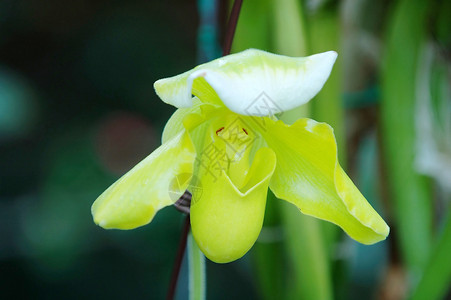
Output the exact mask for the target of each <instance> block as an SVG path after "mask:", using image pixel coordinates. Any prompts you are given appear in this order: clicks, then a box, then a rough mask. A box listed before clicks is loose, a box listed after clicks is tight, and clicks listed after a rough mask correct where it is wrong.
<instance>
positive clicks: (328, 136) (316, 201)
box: [263, 119, 389, 244]
mask: <svg viewBox="0 0 451 300" xmlns="http://www.w3.org/2000/svg"><path fill="white" fill-rule="evenodd" d="M263 135H264V137H265V139H266V141H267V143H268V145H269V147H271V148H272V149H273V150H274V151H275V153H276V155H277V167H276V171H275V172H274V176H273V178H272V180H271V183H270V188H271V190H272V191H273V192H274V194H275V195H276V196H277V197H278V198H281V199H284V200H287V201H289V202H291V203H293V204H295V205H296V206H297V207H298V208H299V209H300V210H301V211H302V212H303V213H304V214H307V215H311V216H314V217H317V218H320V219H324V220H327V221H330V222H332V223H335V224H337V225H338V226H340V227H341V228H343V230H344V231H345V232H346V233H347V234H348V235H349V236H351V237H352V238H353V239H355V240H357V241H359V242H361V243H363V244H373V243H376V242H378V241H381V240H384V239H385V238H386V237H387V235H388V233H389V227H388V226H387V224H386V223H385V222H384V220H382V218H381V217H380V216H379V215H378V214H377V212H376V211H375V210H374V209H373V208H372V207H371V205H370V204H369V203H368V202H367V201H366V199H365V198H364V197H363V196H362V194H361V193H360V192H359V190H358V189H357V188H356V187H355V185H354V184H353V182H352V181H351V180H350V179H349V177H348V176H347V175H346V173H345V172H344V171H343V169H342V168H341V167H340V165H339V163H338V159H337V145H336V142H335V137H334V134H333V130H332V128H331V127H330V126H329V125H328V124H325V123H318V122H316V121H313V120H310V119H300V120H298V121H297V122H296V123H294V124H293V125H291V126H288V125H285V124H284V123H283V122H281V121H278V122H273V123H272V125H271V126H269V127H268V130H267V131H265V132H263Z"/></svg>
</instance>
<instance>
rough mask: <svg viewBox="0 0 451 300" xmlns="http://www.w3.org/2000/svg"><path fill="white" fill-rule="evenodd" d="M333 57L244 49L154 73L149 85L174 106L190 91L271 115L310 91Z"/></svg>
mask: <svg viewBox="0 0 451 300" xmlns="http://www.w3.org/2000/svg"><path fill="white" fill-rule="evenodd" d="M336 57H337V53H336V52H334V51H329V52H324V53H320V54H316V55H312V56H309V57H288V56H282V55H276V54H272V53H268V52H265V51H261V50H256V49H249V50H246V51H243V52H240V53H237V54H232V55H228V56H225V57H221V58H218V59H216V60H213V61H211V62H208V63H206V64H203V65H200V66H197V67H196V68H194V69H192V70H190V71H188V72H185V73H183V74H180V75H177V76H174V77H170V78H164V79H160V80H158V81H157V82H155V84H154V88H155V90H156V92H157V94H158V96H159V97H160V98H161V99H162V100H163V101H164V102H166V103H168V104H171V105H174V106H176V107H189V106H191V105H192V104H193V103H192V97H191V95H192V94H194V95H196V96H197V97H199V99H200V100H201V101H202V102H205V103H214V104H218V103H220V101H222V102H223V103H224V105H225V106H227V107H228V108H229V109H230V110H231V111H233V112H236V113H238V114H241V115H252V116H268V115H274V114H276V113H279V112H282V111H286V110H290V109H292V108H295V107H297V106H300V105H302V104H304V103H306V102H308V101H309V100H310V99H311V98H312V97H313V96H315V95H316V94H317V93H318V92H319V90H320V89H321V88H322V87H323V85H324V83H325V82H326V80H327V78H328V77H329V74H330V72H331V70H332V66H333V64H334V62H335V59H336ZM219 99H220V100H219Z"/></svg>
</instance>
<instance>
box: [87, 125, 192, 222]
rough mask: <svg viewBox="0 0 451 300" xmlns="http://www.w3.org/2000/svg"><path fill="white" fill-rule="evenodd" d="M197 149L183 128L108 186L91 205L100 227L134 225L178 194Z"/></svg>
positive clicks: (147, 218)
mask: <svg viewBox="0 0 451 300" xmlns="http://www.w3.org/2000/svg"><path fill="white" fill-rule="evenodd" d="M195 157H196V152H195V149H194V145H193V143H192V141H191V139H190V137H189V135H188V133H187V132H186V131H185V130H183V131H182V132H180V133H179V134H178V135H177V136H175V137H174V138H172V139H171V140H169V141H167V142H166V143H164V144H163V145H161V146H160V147H159V148H158V149H156V150H155V151H154V152H152V153H151V154H150V155H149V156H148V157H147V158H145V159H144V160H143V161H141V162H140V163H139V164H137V165H136V166H135V167H134V168H133V169H132V170H130V171H129V172H128V173H126V174H125V175H124V176H122V177H121V178H120V179H119V180H118V181H116V182H115V183H114V184H113V185H112V186H110V187H109V188H108V189H107V190H106V191H105V192H103V194H102V195H100V196H99V197H98V198H97V200H96V201H95V202H94V204H93V205H92V208H91V211H92V215H93V217H94V222H95V223H96V224H98V225H100V226H101V227H103V228H106V229H110V228H117V229H133V228H136V227H139V226H142V225H146V224H148V223H149V222H150V221H151V220H152V218H153V217H154V215H155V213H156V212H157V211H158V210H159V209H161V208H163V207H165V206H168V205H172V204H174V202H175V201H176V200H177V199H178V198H180V196H181V195H182V194H183V193H184V192H185V190H186V187H187V186H188V184H189V183H190V180H191V177H192V175H193V168H194V160H195Z"/></svg>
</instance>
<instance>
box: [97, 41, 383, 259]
mask: <svg viewBox="0 0 451 300" xmlns="http://www.w3.org/2000/svg"><path fill="white" fill-rule="evenodd" d="M336 56H337V54H336V53H335V52H333V51H330V52H325V53H321V54H316V55H312V56H309V57H305V58H293V57H286V56H280V55H275V54H271V53H267V52H264V51H260V50H255V49H250V50H246V51H244V52H241V53H237V54H232V55H229V56H226V57H222V58H219V59H216V60H214V61H211V62H209V63H206V64H203V65H200V66H197V67H196V68H194V69H192V70H190V71H188V72H185V73H183V74H180V75H177V76H174V77H170V78H165V79H161V80H158V81H157V82H155V84H154V87H155V90H156V92H157V94H158V96H159V97H160V98H161V99H162V100H163V101H164V102H166V103H168V104H171V105H173V106H175V107H177V108H178V110H177V111H176V112H175V113H174V114H173V115H172V117H171V118H170V119H169V121H168V123H167V124H166V127H165V129H164V132H163V137H162V145H161V146H160V147H159V148H158V149H156V150H155V151H154V152H153V153H151V154H150V155H149V156H148V157H147V158H145V159H144V160H143V161H141V162H140V163H139V164H138V165H136V166H135V167H134V168H133V169H132V170H131V171H129V172H128V173H127V174H125V175H124V176H123V177H122V178H120V179H119V180H118V181H117V182H116V183H114V184H113V185H112V186H111V187H109V188H108V189H107V190H106V191H105V192H104V193H103V194H102V195H101V196H100V197H99V198H98V199H97V200H96V201H95V203H94V204H93V206H92V214H93V216H94V221H95V223H97V224H98V225H100V226H101V227H103V228H118V229H132V228H136V227H138V226H142V225H145V224H148V223H149V222H150V221H151V220H152V218H153V217H154V215H155V213H156V212H157V211H158V210H159V209H161V208H163V207H165V206H168V205H172V204H174V202H175V201H176V200H177V199H178V198H179V197H181V196H182V195H183V193H184V192H185V190H186V189H188V190H189V191H191V192H192V202H191V208H190V211H191V213H190V214H191V227H192V232H193V236H194V238H195V240H196V242H197V243H198V245H199V247H200V249H201V250H202V251H203V252H204V254H205V255H206V256H207V257H208V258H209V259H211V260H212V261H215V262H218V263H226V262H231V261H233V260H236V259H238V258H240V257H242V256H243V255H244V254H245V253H246V252H247V251H248V250H249V249H250V248H251V247H252V245H253V244H254V243H255V241H256V240H257V237H258V235H259V233H260V231H261V228H262V223H263V217H264V212H265V205H266V195H267V191H268V187H269V188H270V189H271V190H272V191H273V192H274V194H275V195H276V196H277V197H278V198H280V199H283V200H286V201H288V202H291V203H292V204H294V205H295V206H297V207H298V208H299V209H300V210H301V211H302V212H303V213H304V214H307V215H311V216H314V217H317V218H320V219H323V220H327V221H329V222H332V223H335V224H337V225H338V226H340V227H341V228H342V229H343V230H344V231H345V232H346V233H347V234H348V235H349V236H350V237H352V238H353V239H355V240H357V241H359V242H361V243H363V244H373V243H376V242H378V241H381V240H384V239H385V238H386V236H387V235H388V233H389V227H388V226H387V224H386V223H385V222H384V221H383V219H382V218H381V217H380V216H379V215H378V214H377V212H376V211H375V210H374V209H373V208H372V207H371V205H370V204H369V203H368V202H367V201H366V199H365V198H364V197H363V196H362V194H361V193H360V192H359V190H358V189H357V188H356V187H355V185H354V184H353V182H352V181H351V180H350V179H349V177H348V176H347V175H346V173H345V172H344V171H343V169H342V168H341V167H340V165H339V163H338V160H337V145H336V141H335V137H334V134H333V129H332V128H331V127H330V126H329V125H328V124H325V123H318V122H316V121H314V120H311V119H299V120H297V121H296V122H295V123H294V124H293V125H286V124H284V123H283V122H282V121H280V120H277V118H276V114H278V113H282V112H283V111H286V110H289V109H292V108H295V107H297V106H300V105H302V104H304V103H306V102H308V101H309V100H310V99H311V98H312V97H313V96H314V95H315V94H316V93H318V91H319V90H320V89H321V88H322V86H323V85H324V83H325V82H326V80H327V78H328V77H329V74H330V72H331V69H332V66H333V64H334V62H335V59H336ZM192 95H194V97H192Z"/></svg>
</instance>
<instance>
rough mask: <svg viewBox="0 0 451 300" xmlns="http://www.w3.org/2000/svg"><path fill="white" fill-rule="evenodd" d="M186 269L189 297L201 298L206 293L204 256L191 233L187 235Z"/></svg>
mask: <svg viewBox="0 0 451 300" xmlns="http://www.w3.org/2000/svg"><path fill="white" fill-rule="evenodd" d="M188 270H189V276H188V278H189V299H190V300H203V299H205V294H206V288H205V287H206V278H205V277H206V276H205V256H204V254H203V253H202V251H200V249H199V246H198V245H197V243H196V241H195V240H194V237H193V234H192V233H190V234H189V235H188Z"/></svg>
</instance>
